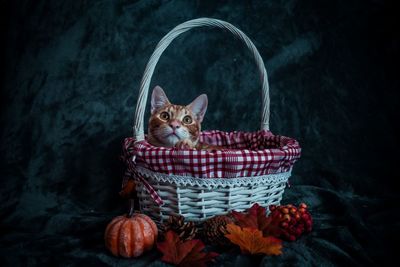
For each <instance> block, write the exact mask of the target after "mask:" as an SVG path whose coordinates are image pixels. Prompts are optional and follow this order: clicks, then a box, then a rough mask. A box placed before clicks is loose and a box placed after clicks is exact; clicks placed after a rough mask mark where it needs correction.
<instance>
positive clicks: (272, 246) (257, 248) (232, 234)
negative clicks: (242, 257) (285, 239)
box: [225, 223, 282, 255]
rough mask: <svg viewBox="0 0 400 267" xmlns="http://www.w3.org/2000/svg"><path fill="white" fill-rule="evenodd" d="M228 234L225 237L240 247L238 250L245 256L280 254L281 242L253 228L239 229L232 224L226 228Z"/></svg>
mask: <svg viewBox="0 0 400 267" xmlns="http://www.w3.org/2000/svg"><path fill="white" fill-rule="evenodd" d="M226 229H227V231H228V234H226V235H225V237H226V238H228V239H229V240H230V241H231V242H232V243H233V244H236V245H238V246H239V247H240V250H241V251H242V252H243V253H246V254H266V255H280V254H282V241H281V240H280V239H278V238H275V237H272V236H268V237H264V236H263V233H262V232H261V231H260V230H258V229H255V228H248V227H246V228H241V227H240V226H237V225H235V224H233V223H230V224H228V225H227V227H226Z"/></svg>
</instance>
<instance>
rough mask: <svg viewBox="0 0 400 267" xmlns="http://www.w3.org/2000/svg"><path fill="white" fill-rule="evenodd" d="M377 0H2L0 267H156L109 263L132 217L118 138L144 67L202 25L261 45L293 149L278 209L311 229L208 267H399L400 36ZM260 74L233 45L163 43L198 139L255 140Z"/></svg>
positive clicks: (169, 82)
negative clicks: (205, 106)
mask: <svg viewBox="0 0 400 267" xmlns="http://www.w3.org/2000/svg"><path fill="white" fill-rule="evenodd" d="M222 2H223V3H222ZM228 2H229V4H225V3H228ZM385 2H386V4H384V1H379V0H376V1H365V0H338V1H320V0H287V1H243V0H240V1H203V0H201V1H175V0H172V1H161V0H152V1H147V0H146V1H135V0H132V1H130V0H121V1H66V0H57V1H43V0H35V1H20V0H15V1H2V2H1V5H0V12H1V15H0V20H2V21H3V20H6V18H7V17H8V18H10V19H9V20H6V21H5V23H4V24H3V23H2V24H1V27H3V26H4V27H5V29H6V30H5V31H3V30H2V31H1V34H2V37H3V38H2V40H4V41H2V42H1V44H0V45H1V46H2V47H3V46H4V49H0V51H2V53H3V54H2V57H1V60H0V62H1V63H2V64H4V65H6V70H5V71H4V72H1V78H0V80H1V82H2V84H1V88H2V89H1V90H2V91H1V92H0V109H1V114H0V135H1V138H0V266H2V267H3V266H12V267H16V266H96V267H97V266H129V267H132V266H150V267H156V266H164V267H165V266H166V264H163V263H162V262H160V254H159V253H158V252H155V251H153V252H151V253H149V254H146V255H144V256H143V257H140V258H139V259H134V260H126V259H118V258H115V257H113V256H112V255H110V253H109V252H108V251H107V250H106V249H105V247H104V244H103V232H104V229H105V226H106V224H107V223H108V222H110V221H111V219H112V218H113V217H114V216H116V215H119V214H121V213H123V212H124V211H125V210H126V208H125V203H124V202H123V201H122V200H121V199H120V198H119V196H118V192H119V190H120V185H121V176H122V175H123V170H124V164H123V163H122V162H120V161H119V156H120V153H121V140H123V138H124V137H126V136H130V134H131V129H130V126H131V124H132V115H133V112H134V104H135V103H136V100H137V89H138V87H139V81H140V79H141V77H142V74H143V70H144V67H145V64H146V62H147V61H148V58H149V56H150V54H151V52H152V50H153V48H154V47H155V45H156V44H157V42H158V41H159V39H160V38H161V37H162V36H163V35H164V34H165V33H167V31H169V30H170V29H171V28H173V27H174V26H176V25H177V24H179V23H181V22H183V21H185V20H188V19H192V18H195V17H201V16H209V17H216V18H220V19H223V20H226V21H229V22H231V23H233V24H234V25H236V26H238V27H239V28H240V29H241V30H243V31H244V32H245V33H246V34H247V35H248V36H249V37H250V38H251V39H252V40H253V41H254V42H255V45H256V46H257V48H258V49H259V50H260V53H261V55H262V56H263V58H264V60H265V63H266V66H267V70H268V72H269V76H270V82H271V104H272V107H271V111H272V115H271V129H272V130H273V131H274V132H276V133H279V134H282V135H287V136H292V137H295V138H296V139H298V140H299V142H300V143H301V145H302V148H303V151H302V158H301V160H299V161H298V162H297V163H296V166H295V169H294V176H293V179H291V181H292V187H291V188H289V189H286V190H285V194H284V201H283V203H285V204H286V203H295V204H298V203H300V202H306V203H307V204H308V205H309V206H310V211H311V213H312V215H313V218H314V223H315V227H314V230H313V232H312V233H311V234H309V235H306V236H303V237H302V238H300V239H299V240H298V241H296V242H294V243H287V242H285V243H284V250H283V255H281V256H279V257H249V256H245V255H240V253H239V251H238V250H232V251H225V252H223V253H222V254H221V256H220V257H218V259H217V262H216V263H215V265H214V266H232V267H233V266H251V267H252V266H352V267H353V266H393V265H394V264H395V263H396V262H398V256H397V255H398V249H397V246H396V245H398V243H399V238H398V236H399V229H400V227H399V221H400V218H399V214H400V211H399V203H400V200H399V193H398V187H397V186H396V183H395V182H398V179H397V177H395V176H394V175H393V173H394V174H395V173H398V166H399V162H398V153H399V151H400V149H399V139H398V136H399V135H398V132H397V129H396V127H398V115H397V114H398V112H397V109H398V99H399V90H398V88H399V86H398V85H399V82H398V66H396V67H395V68H394V67H393V68H391V66H390V62H393V64H394V63H395V64H398V62H399V60H398V58H399V49H398V47H399V41H398V34H397V32H398V29H397V28H396V26H395V25H397V23H396V21H397V20H398V9H397V8H395V6H394V5H393V6H392V5H391V4H389V1H385ZM395 30H396V31H395ZM177 62H178V63H177ZM256 72H257V70H256V68H255V66H254V61H253V60H252V59H251V58H250V55H249V54H248V53H247V51H245V50H243V47H242V46H241V45H239V44H238V42H236V41H235V40H234V39H232V38H231V36H230V35H228V34H225V35H224V34H222V35H221V33H220V32H219V31H209V30H204V31H203V30H199V31H196V33H193V34H192V33H190V34H188V35H183V36H182V38H180V39H178V40H177V41H176V43H174V44H172V45H171V47H170V48H168V49H167V51H166V53H165V56H163V57H162V59H161V61H160V64H159V66H158V67H157V69H156V73H155V78H156V79H157V83H159V84H160V85H161V86H163V87H164V88H165V89H166V91H167V93H168V96H169V98H170V100H171V101H174V102H175V101H176V102H177V103H179V101H181V102H188V103H189V102H190V101H191V100H193V99H194V98H195V97H196V96H197V95H198V94H200V93H207V94H208V95H209V99H210V105H209V110H208V111H207V114H206V117H205V121H204V124H205V125H204V129H223V130H233V129H237V130H256V129H258V127H259V117H258V111H259V107H260V103H259V98H260V96H259V91H258V90H259V80H258V76H257V73H256ZM154 85H155V84H154ZM186 100H187V101H186Z"/></svg>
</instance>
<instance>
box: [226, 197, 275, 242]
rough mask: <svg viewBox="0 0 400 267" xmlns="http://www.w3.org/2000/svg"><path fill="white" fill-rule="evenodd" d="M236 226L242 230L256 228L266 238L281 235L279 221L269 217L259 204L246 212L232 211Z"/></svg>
mask: <svg viewBox="0 0 400 267" xmlns="http://www.w3.org/2000/svg"><path fill="white" fill-rule="evenodd" d="M232 215H233V217H234V218H235V219H236V224H237V225H239V226H240V227H242V228H246V227H248V228H254V229H258V230H260V231H262V232H263V234H264V235H265V236H267V235H273V236H275V237H278V236H279V235H280V228H279V220H278V219H277V218H275V217H274V216H273V217H271V216H270V217H267V212H266V209H265V208H264V207H262V206H260V205H258V203H255V204H253V206H251V208H250V209H248V210H247V211H246V212H237V211H232Z"/></svg>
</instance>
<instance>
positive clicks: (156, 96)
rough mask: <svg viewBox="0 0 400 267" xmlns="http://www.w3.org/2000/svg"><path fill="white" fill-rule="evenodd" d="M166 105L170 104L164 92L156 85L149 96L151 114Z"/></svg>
mask: <svg viewBox="0 0 400 267" xmlns="http://www.w3.org/2000/svg"><path fill="white" fill-rule="evenodd" d="M168 104H170V102H169V100H168V98H167V95H166V94H165V93H164V90H163V89H162V88H161V87H160V86H158V85H157V86H156V87H154V89H153V93H152V94H151V114H153V113H154V111H156V110H157V109H160V108H162V107H164V106H165V105H168Z"/></svg>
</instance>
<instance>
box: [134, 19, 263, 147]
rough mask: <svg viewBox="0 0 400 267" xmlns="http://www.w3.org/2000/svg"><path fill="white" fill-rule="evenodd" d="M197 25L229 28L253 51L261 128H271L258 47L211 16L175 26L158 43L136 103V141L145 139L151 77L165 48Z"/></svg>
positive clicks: (239, 31)
mask: <svg viewBox="0 0 400 267" xmlns="http://www.w3.org/2000/svg"><path fill="white" fill-rule="evenodd" d="M197 27H217V28H221V29H225V30H228V31H229V32H231V33H232V34H233V35H234V36H236V37H237V38H239V39H240V40H241V41H243V42H244V44H245V45H246V46H247V48H249V49H250V51H251V52H252V54H253V56H254V59H255V60H256V63H257V67H258V71H259V75H260V78H261V82H262V114H261V130H269V114H270V113H269V105H270V100H269V85H268V76H267V71H266V70H265V67H264V61H263V60H262V58H261V56H260V54H259V52H258V50H257V48H256V47H255V46H254V44H253V43H252V42H251V40H250V39H249V38H248V37H247V36H246V34H244V33H243V32H242V31H241V30H239V29H238V28H236V27H235V26H233V25H232V24H230V23H228V22H225V21H222V20H218V19H211V18H199V19H194V20H189V21H186V22H184V23H182V24H179V25H178V26H176V27H175V28H173V29H172V30H171V31H170V32H169V33H167V34H166V35H165V36H164V37H163V38H162V39H161V41H160V42H159V43H158V44H157V47H156V49H155V50H154V52H153V54H152V55H151V57H150V59H149V62H148V63H147V65H146V69H145V71H144V74H143V78H142V81H141V83H140V90H139V98H138V102H137V104H136V111H135V118H134V119H135V121H134V126H133V136H134V137H135V140H136V141H142V140H144V131H143V128H144V123H143V120H144V111H145V109H146V103H147V96H148V92H149V87H150V81H151V77H152V76H153V73H154V69H155V67H156V65H157V62H158V60H159V59H160V56H161V55H162V53H163V52H164V50H165V49H166V48H167V47H168V45H169V44H170V43H171V42H172V41H173V40H174V39H175V38H176V37H178V36H179V35H180V34H182V33H184V32H186V31H188V30H190V29H193V28H197Z"/></svg>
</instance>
